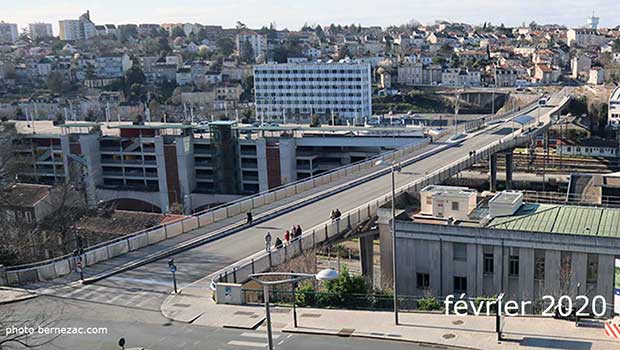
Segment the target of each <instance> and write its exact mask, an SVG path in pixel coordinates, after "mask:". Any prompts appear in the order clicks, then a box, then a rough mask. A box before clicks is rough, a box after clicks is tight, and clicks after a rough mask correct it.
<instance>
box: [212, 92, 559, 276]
mask: <svg viewBox="0 0 620 350" xmlns="http://www.w3.org/2000/svg"><path fill="white" fill-rule="evenodd" d="M566 102H567V101H563V103H562V104H561V106H559V107H556V108H555V109H554V111H553V112H550V113H549V114H550V115H551V114H553V113H555V112H556V111H557V110H559V109H561V108H562V107H563V106H564V105H565V104H566ZM550 123H551V120H549V121H548V122H547V123H546V124H544V125H542V126H539V127H537V128H536V129H533V130H530V131H526V132H522V133H520V134H516V133H515V134H511V135H509V136H507V137H505V138H504V139H501V140H499V141H497V142H494V143H492V144H490V145H488V146H486V147H484V148H482V149H480V150H478V151H476V153H475V154H473V155H470V156H468V157H466V158H462V159H459V160H457V161H455V162H453V163H451V164H448V165H446V166H444V167H442V168H440V169H437V170H435V171H433V172H432V173H430V174H428V175H426V176H425V177H423V178H421V179H417V180H415V181H413V182H411V183H409V184H407V185H404V186H401V187H399V188H397V189H396V190H395V194H396V196H397V197H398V196H399V195H401V194H403V193H405V192H409V193H419V191H420V190H421V189H423V188H424V187H426V186H428V185H433V184H439V183H441V182H443V181H444V180H446V179H448V178H450V177H452V176H453V175H455V174H457V173H459V172H461V171H462V170H465V169H467V168H469V167H471V166H472V165H473V164H474V163H476V162H478V161H480V160H483V159H488V158H489V156H490V155H492V154H495V153H498V152H502V151H504V150H507V149H511V148H514V147H517V146H519V145H523V144H525V143H527V142H530V141H531V140H532V139H535V138H536V137H538V136H539V135H541V134H542V133H543V132H545V131H546V129H547V128H548V127H549V125H550ZM391 198H392V197H391V194H386V195H383V196H380V197H378V198H376V199H374V200H372V201H370V202H367V203H365V204H363V205H360V206H358V207H356V208H354V209H352V210H350V211H348V212H346V213H343V215H342V219H340V220H339V221H325V222H324V223H321V224H319V225H317V226H315V227H313V228H311V229H310V230H309V231H307V232H306V233H304V234H303V235H302V236H301V237H300V238H298V239H297V240H295V241H293V242H291V244H290V245H288V246H285V247H283V248H280V249H276V250H272V251H270V252H267V251H261V252H258V253H256V254H254V255H252V256H250V257H248V258H245V259H242V260H240V261H238V262H236V263H234V264H232V265H230V266H227V267H226V268H224V269H222V270H220V271H218V272H216V273H215V274H213V275H212V281H213V282H212V286H213V287H214V288H216V286H217V283H220V282H222V283H245V282H246V281H248V279H249V277H248V276H249V275H250V274H252V273H259V272H265V271H268V270H270V269H271V268H272V267H274V266H278V265H279V264H281V263H283V262H285V261H286V260H289V259H292V258H294V257H296V256H299V255H300V254H301V253H302V252H303V251H307V250H311V249H313V248H314V247H316V246H317V245H318V244H321V243H323V242H325V241H328V240H330V239H331V238H334V237H336V236H339V235H342V234H344V233H346V232H349V231H350V230H351V229H352V228H353V227H356V226H357V225H360V224H362V223H364V222H365V221H367V220H369V219H370V218H373V217H374V216H375V215H376V214H377V209H378V208H380V207H381V206H383V205H384V204H386V203H388V202H389V201H390V200H391Z"/></svg>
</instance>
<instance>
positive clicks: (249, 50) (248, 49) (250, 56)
mask: <svg viewBox="0 0 620 350" xmlns="http://www.w3.org/2000/svg"><path fill="white" fill-rule="evenodd" d="M241 60H242V61H243V62H246V63H253V62H255V56H254V48H253V47H252V44H251V43H250V41H249V40H246V41H245V42H244V43H243V44H242V45H241Z"/></svg>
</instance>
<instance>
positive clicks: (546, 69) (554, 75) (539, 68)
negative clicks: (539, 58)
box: [534, 63, 561, 84]
mask: <svg viewBox="0 0 620 350" xmlns="http://www.w3.org/2000/svg"><path fill="white" fill-rule="evenodd" d="M560 74H561V72H560V71H559V70H556V69H553V68H552V67H551V66H550V65H549V64H546V63H539V64H537V65H536V66H535V67H534V79H535V80H536V81H537V82H539V83H541V84H551V83H555V82H557V81H558V79H559V78H560Z"/></svg>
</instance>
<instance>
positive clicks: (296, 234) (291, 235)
mask: <svg viewBox="0 0 620 350" xmlns="http://www.w3.org/2000/svg"><path fill="white" fill-rule="evenodd" d="M302 233H303V232H302V230H301V225H293V227H291V229H290V230H286V231H285V232H284V237H283V240H282V239H280V237H276V241H275V243H274V245H273V246H274V247H275V248H276V249H280V248H282V247H284V246H285V245H289V244H291V242H292V241H294V240H296V239H298V238H300V237H301V234H302ZM265 250H266V251H267V252H269V251H270V250H271V232H267V234H266V235H265Z"/></svg>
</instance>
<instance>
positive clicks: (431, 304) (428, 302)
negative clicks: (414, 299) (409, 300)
mask: <svg viewBox="0 0 620 350" xmlns="http://www.w3.org/2000/svg"><path fill="white" fill-rule="evenodd" d="M441 308H442V306H441V303H440V302H439V301H438V300H437V298H435V297H431V296H429V297H424V298H422V299H420V300H418V310H421V311H436V310H441Z"/></svg>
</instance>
